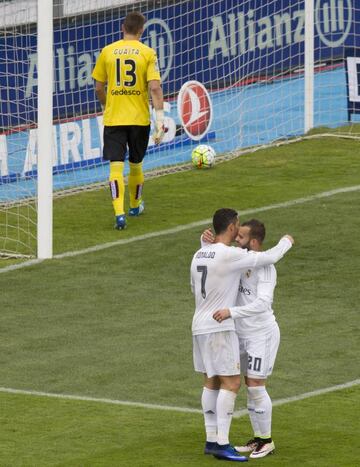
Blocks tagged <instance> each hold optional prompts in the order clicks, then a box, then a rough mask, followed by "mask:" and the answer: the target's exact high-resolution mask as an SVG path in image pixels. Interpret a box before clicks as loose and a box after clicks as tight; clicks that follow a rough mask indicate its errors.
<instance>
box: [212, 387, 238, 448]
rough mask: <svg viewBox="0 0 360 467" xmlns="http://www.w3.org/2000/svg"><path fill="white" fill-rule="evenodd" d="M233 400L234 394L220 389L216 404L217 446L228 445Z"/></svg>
mask: <svg viewBox="0 0 360 467" xmlns="http://www.w3.org/2000/svg"><path fill="white" fill-rule="evenodd" d="M235 399H236V394H235V392H232V391H227V390H226V389H220V391H219V395H218V398H217V402H216V415H217V430H218V432H217V442H218V444H229V431H230V425H231V420H232V416H233V413H234V407H235Z"/></svg>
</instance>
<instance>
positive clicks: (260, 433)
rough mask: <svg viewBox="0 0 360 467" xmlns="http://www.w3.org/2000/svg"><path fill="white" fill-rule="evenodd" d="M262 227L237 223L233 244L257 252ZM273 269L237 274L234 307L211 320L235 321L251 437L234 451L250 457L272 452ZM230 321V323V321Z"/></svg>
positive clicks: (276, 342)
mask: <svg viewBox="0 0 360 467" xmlns="http://www.w3.org/2000/svg"><path fill="white" fill-rule="evenodd" d="M264 238H265V226H264V224H263V223H261V222H260V221H258V220H256V219H251V220H250V221H248V222H244V223H243V224H241V226H240V229H239V234H238V237H237V239H236V240H237V243H238V244H239V246H241V247H242V248H246V249H248V250H253V251H260V250H261V249H262V243H263V241H264ZM275 286H276V269H275V267H274V265H268V266H263V267H260V268H255V269H254V268H249V269H248V270H247V271H244V272H242V273H241V279H240V284H239V291H238V296H237V300H236V305H237V306H235V307H230V308H228V309H223V310H219V311H217V312H216V313H215V314H214V319H215V320H217V321H218V322H219V323H224V322H226V321H224V320H227V319H228V318H233V319H234V320H235V328H236V333H237V335H238V338H239V347H240V362H241V363H240V368H241V373H242V374H244V376H245V383H246V385H247V408H248V413H249V417H250V421H251V425H252V428H253V431H254V436H253V438H252V439H250V441H248V442H247V443H246V445H244V446H239V447H235V449H236V450H237V451H238V452H251V454H250V457H251V458H260V457H265V456H266V455H268V454H271V453H272V452H273V451H274V450H275V445H274V442H273V441H272V438H271V414H272V403H271V399H270V396H269V394H268V393H267V390H266V387H265V384H266V378H267V377H268V376H270V375H271V373H272V370H273V367H274V363H275V358H276V354H277V350H278V347H279V342H280V331H279V326H278V324H277V322H276V320H275V316H274V312H273V310H272V302H273V297H274V289H275ZM230 321H232V320H230Z"/></svg>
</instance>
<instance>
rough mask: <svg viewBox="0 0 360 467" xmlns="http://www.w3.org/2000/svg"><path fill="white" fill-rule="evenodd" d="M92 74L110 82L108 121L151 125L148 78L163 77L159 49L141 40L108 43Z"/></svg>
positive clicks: (110, 122) (105, 112)
mask: <svg viewBox="0 0 360 467" xmlns="http://www.w3.org/2000/svg"><path fill="white" fill-rule="evenodd" d="M92 77H93V78H94V79H95V80H96V81H100V82H102V83H107V92H106V107H105V111H104V125H105V126H115V125H141V126H145V125H149V124H150V110H149V94H148V82H149V81H151V80H159V81H160V73H159V68H158V63H157V57H156V53H155V51H154V50H153V49H151V48H150V47H148V46H146V45H145V44H142V43H141V42H140V41H137V40H120V41H117V42H113V43H112V44H110V45H108V46H106V47H104V48H103V49H102V51H101V53H100V55H99V57H98V59H97V61H96V65H95V68H94V70H93V73H92Z"/></svg>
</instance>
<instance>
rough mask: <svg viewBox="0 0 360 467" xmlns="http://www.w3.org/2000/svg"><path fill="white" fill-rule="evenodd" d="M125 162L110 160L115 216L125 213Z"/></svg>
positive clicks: (110, 180)
mask: <svg viewBox="0 0 360 467" xmlns="http://www.w3.org/2000/svg"><path fill="white" fill-rule="evenodd" d="M123 171H124V162H110V176H109V182H110V192H111V197H112V204H113V207H114V211H115V216H120V215H121V214H124V213H125V211H124V194H125V184H124V176H123Z"/></svg>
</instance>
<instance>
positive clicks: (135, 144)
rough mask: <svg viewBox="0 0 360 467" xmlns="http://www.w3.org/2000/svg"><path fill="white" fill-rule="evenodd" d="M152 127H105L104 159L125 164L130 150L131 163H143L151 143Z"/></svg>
mask: <svg viewBox="0 0 360 467" xmlns="http://www.w3.org/2000/svg"><path fill="white" fill-rule="evenodd" d="M149 135H150V125H147V126H140V125H118V126H105V127H104V149H103V157H104V159H105V160H107V161H119V162H124V160H125V156H126V152H127V150H128V149H129V161H130V162H133V163H134V164H139V163H140V162H142V161H143V159H144V156H145V153H146V149H147V147H148V143H149Z"/></svg>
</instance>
